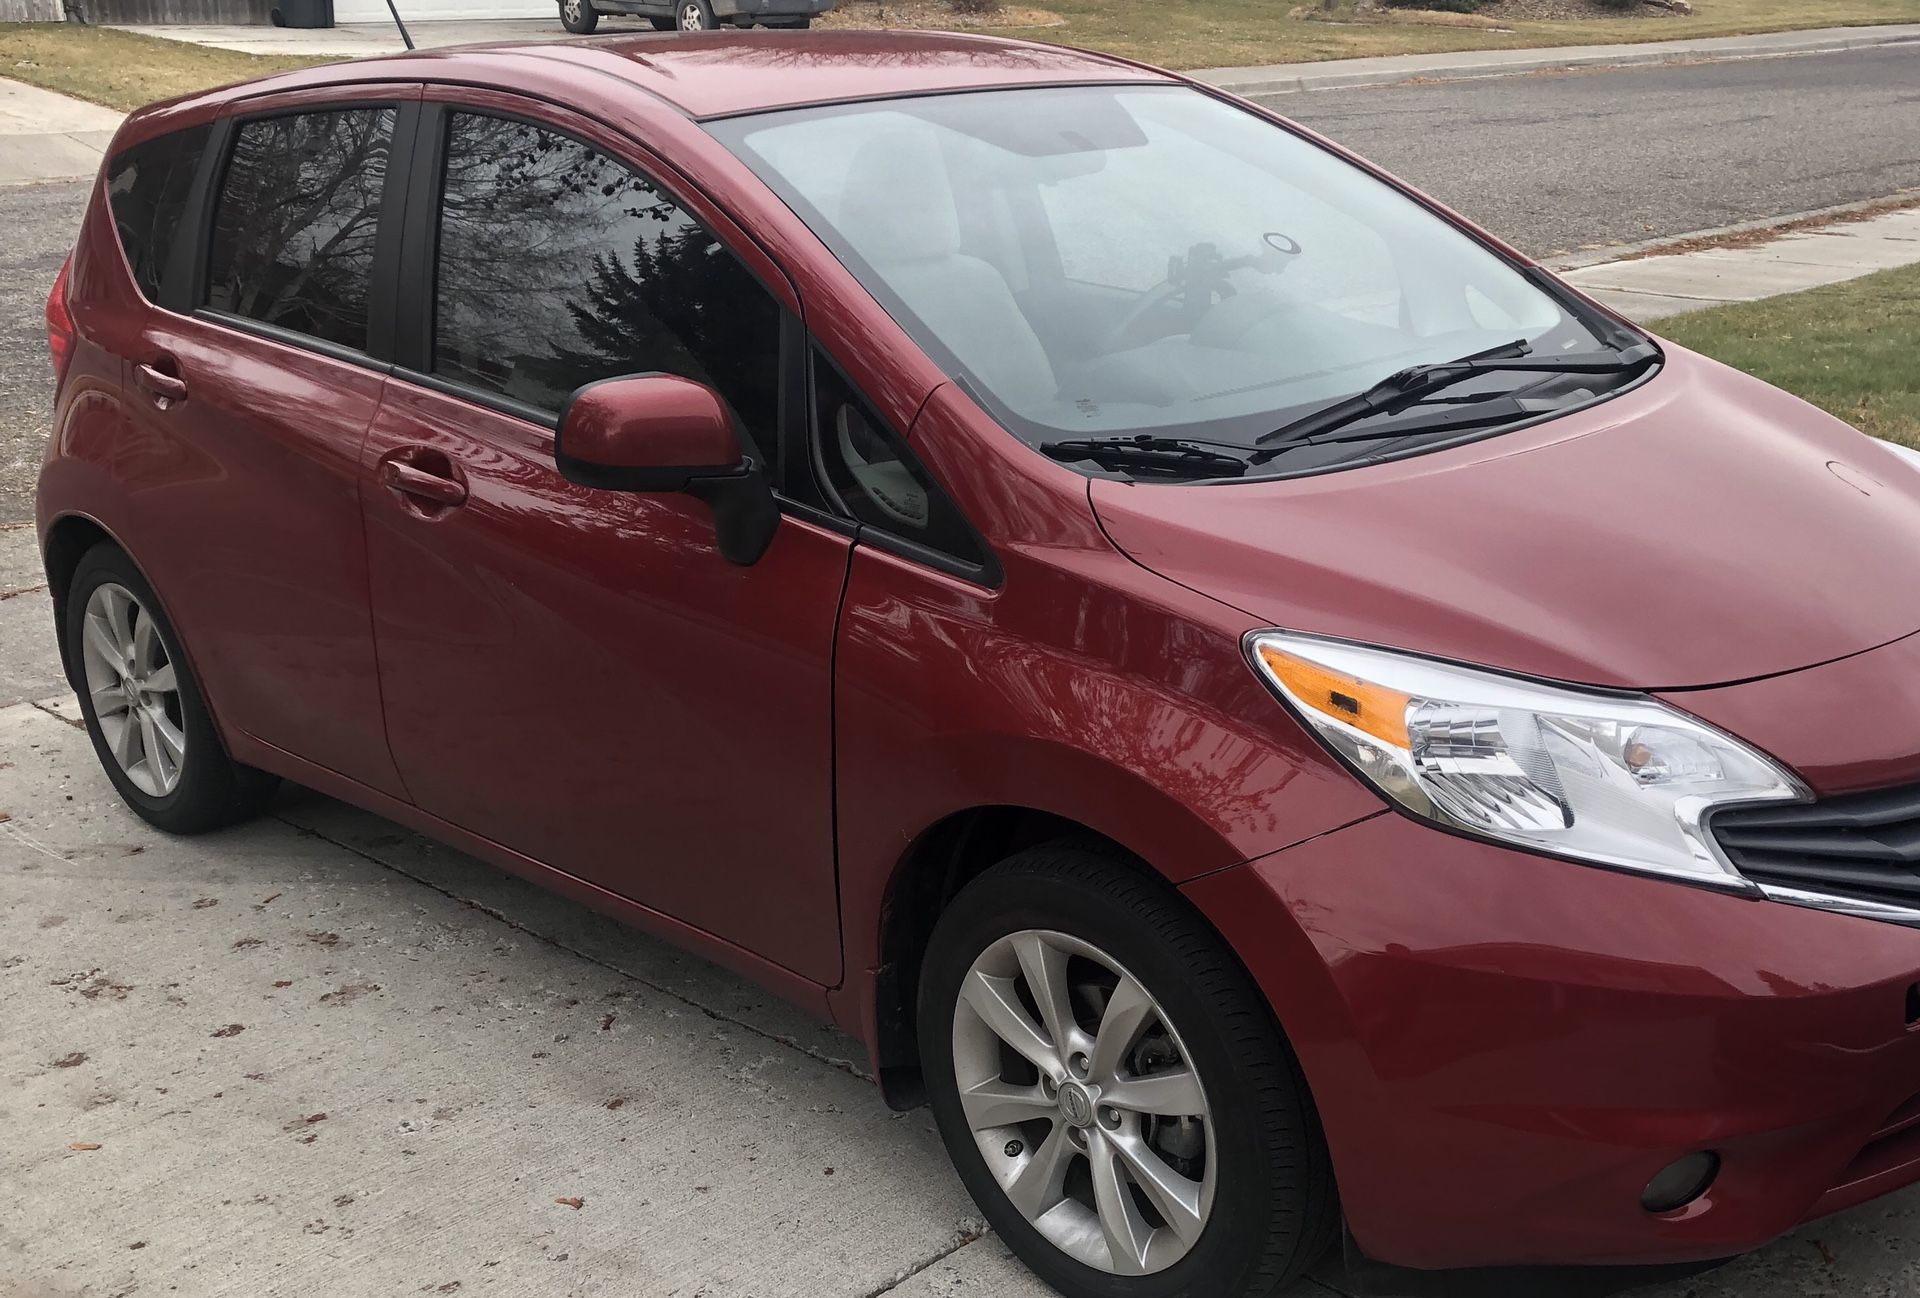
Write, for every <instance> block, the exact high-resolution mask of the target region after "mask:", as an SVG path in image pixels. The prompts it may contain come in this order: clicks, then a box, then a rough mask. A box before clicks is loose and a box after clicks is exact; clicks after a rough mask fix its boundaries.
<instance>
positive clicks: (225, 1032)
mask: <svg viewBox="0 0 1920 1298" xmlns="http://www.w3.org/2000/svg"><path fill="white" fill-rule="evenodd" d="M246 1030H247V1025H246V1024H244V1023H229V1024H227V1026H225V1027H224V1028H215V1029H214V1030H213V1031H212V1032H210V1033H208V1034H207V1035H208V1036H214V1037H237V1036H239V1035H240V1034H241V1033H242V1032H245V1031H246Z"/></svg>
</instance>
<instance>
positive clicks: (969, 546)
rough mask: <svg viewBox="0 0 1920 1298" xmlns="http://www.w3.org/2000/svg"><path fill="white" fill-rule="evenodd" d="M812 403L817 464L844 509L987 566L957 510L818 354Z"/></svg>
mask: <svg viewBox="0 0 1920 1298" xmlns="http://www.w3.org/2000/svg"><path fill="white" fill-rule="evenodd" d="M813 405H814V419H813V438H814V456H815V463H816V465H817V466H818V468H819V471H820V473H821V474H822V476H824V477H825V479H826V482H827V485H828V487H829V488H830V490H829V493H828V494H829V495H830V496H831V497H832V498H833V499H834V500H835V501H836V502H837V503H838V504H839V505H840V507H841V508H842V510H843V512H845V513H847V514H850V515H852V516H853V517H854V518H855V519H857V520H858V521H860V522H862V523H865V524H867V525H868V526H870V527H876V528H879V529H880V530H881V531H883V532H888V533H891V534H892V535H894V536H897V537H900V538H902V539H904V540H908V541H913V542H915V543H917V544H919V545H924V546H926V547H927V548H929V549H932V550H938V551H940V552H941V553H943V554H949V555H952V556H953V557H954V558H956V559H959V560H960V561H962V562H963V563H971V564H979V563H982V562H984V558H983V556H982V555H981V553H980V546H979V543H978V542H976V541H975V540H974V536H973V531H972V529H971V528H969V527H968V526H967V524H966V520H965V519H963V518H962V517H961V516H960V511H959V509H958V508H957V507H956V506H955V505H954V503H953V502H952V501H951V500H949V499H947V496H946V493H944V492H942V491H941V490H940V488H939V487H938V486H937V485H936V484H935V483H934V481H933V479H932V478H931V477H929V476H928V475H927V471H926V470H925V469H923V468H921V467H920V465H919V463H918V462H917V461H915V460H914V458H913V456H912V455H911V454H910V453H909V452H908V451H907V449H906V447H905V446H904V445H903V444H902V443H901V442H900V441H899V439H898V438H896V437H894V435H893V434H892V433H890V432H888V431H887V430H886V428H885V427H883V426H882V425H881V423H880V421H879V419H878V418H877V417H876V416H875V415H874V414H873V412H872V411H871V410H870V409H869V408H868V407H867V403H866V402H864V401H862V400H861V399H860V397H859V396H858V395H857V394H856V393H855V392H854V390H853V388H852V386H851V385H850V384H848V382H847V381H846V380H845V379H844V378H842V377H841V376H840V371H839V370H837V369H835V368H834V367H833V365H832V364H831V363H829V362H828V361H827V359H826V358H825V357H824V356H821V355H818V354H816V355H815V356H814V361H813Z"/></svg>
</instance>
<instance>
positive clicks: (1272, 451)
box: [1251, 338, 1659, 464]
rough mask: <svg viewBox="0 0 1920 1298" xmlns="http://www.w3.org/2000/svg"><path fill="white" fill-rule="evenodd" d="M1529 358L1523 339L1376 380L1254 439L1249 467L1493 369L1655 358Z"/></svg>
mask: <svg viewBox="0 0 1920 1298" xmlns="http://www.w3.org/2000/svg"><path fill="white" fill-rule="evenodd" d="M1532 353H1533V347H1532V345H1531V344H1529V343H1528V342H1527V341H1526V340H1525V339H1524V338H1519V339H1515V340H1514V341H1513V342H1510V343H1503V344H1501V345H1500V346H1498V347H1489V348H1488V349H1487V350H1486V351H1483V352H1475V353H1474V354H1473V355H1471V356H1462V357H1461V358H1460V359H1459V360H1457V361H1442V362H1440V363H1439V364H1436V365H1414V366H1410V367H1409V368H1407V369H1404V370H1401V371H1399V372H1398V373H1395V374H1390V375H1388V376H1387V377H1386V378H1384V379H1381V380H1380V381H1379V382H1378V383H1376V384H1374V385H1373V386H1372V387H1370V388H1368V389H1367V390H1366V391H1365V392H1362V393H1360V394H1359V395H1358V396H1352V397H1348V398H1346V399H1345V400H1342V401H1336V402H1334V403H1333V404H1332V405H1330V406H1323V407H1321V408H1320V409H1319V410H1316V411H1314V412H1313V413H1312V414H1309V415H1304V416H1302V417H1301V418H1299V419H1296V420H1294V421H1293V422H1292V423H1290V424H1286V425H1283V426H1282V427H1279V428H1276V429H1274V430H1273V431H1272V432H1270V433H1267V434H1264V435H1263V436H1260V437H1257V438H1255V439H1254V444H1255V445H1256V446H1262V447H1265V448H1266V449H1264V450H1262V451H1259V452H1257V453H1256V454H1255V455H1254V456H1253V457H1252V461H1251V462H1252V463H1255V464H1264V463H1265V462H1266V461H1268V460H1270V459H1272V458H1273V457H1274V456H1276V455H1278V454H1280V453H1281V452H1282V451H1284V450H1286V449H1287V448H1289V447H1293V446H1311V445H1313V444H1314V443H1316V442H1321V441H1328V440H1334V439H1330V438H1328V437H1326V436H1325V435H1326V434H1328V433H1331V432H1334V431H1335V430H1337V429H1340V428H1343V427H1345V426H1346V425H1348V424H1351V423H1355V422H1357V421H1359V420H1362V419H1365V418H1367V417H1368V416H1370V415H1375V414H1379V413H1381V412H1383V411H1387V410H1392V409H1394V408H1395V407H1397V406H1400V405H1404V404H1407V403H1409V402H1413V401H1417V400H1419V399H1420V398H1421V397H1424V396H1426V395H1427V394H1428V393H1432V392H1438V391H1440V389H1442V388H1447V387H1451V386H1453V385H1454V384H1456V383H1464V382H1465V381H1466V380H1468V379H1470V378H1473V377H1474V376H1475V375H1478V374H1490V373H1493V372H1495V371H1498V370H1515V371H1520V372H1523V373H1541V374H1611V373H1614V372H1616V371H1619V370H1625V369H1632V368H1634V367H1636V366H1639V365H1643V364H1645V363H1646V362H1648V361H1650V360H1652V359H1653V358H1654V357H1655V356H1657V355H1658V354H1659V353H1658V352H1657V351H1656V350H1655V349H1654V347H1653V344H1651V343H1644V342H1643V343H1637V344H1635V345H1633V346H1631V347H1623V348H1621V349H1619V350H1618V351H1604V352H1570V353H1566V354H1563V355H1559V356H1534V355H1533V354H1532ZM1342 440H1344V439H1342Z"/></svg>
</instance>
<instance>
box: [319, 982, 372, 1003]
mask: <svg viewBox="0 0 1920 1298" xmlns="http://www.w3.org/2000/svg"><path fill="white" fill-rule="evenodd" d="M379 990H380V984H379V983H341V984H340V985H339V986H338V987H336V988H334V989H333V990H332V991H330V992H323V993H321V996H320V1003H321V1004H322V1005H351V1004H353V1002H355V1001H357V1000H359V999H360V998H361V997H362V996H365V995H366V994H367V993H368V992H377V991H379Z"/></svg>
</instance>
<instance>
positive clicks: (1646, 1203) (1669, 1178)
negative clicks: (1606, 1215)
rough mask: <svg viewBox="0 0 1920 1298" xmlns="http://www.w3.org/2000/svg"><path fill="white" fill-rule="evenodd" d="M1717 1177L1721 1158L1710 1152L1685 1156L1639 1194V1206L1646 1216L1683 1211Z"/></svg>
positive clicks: (1704, 1191)
mask: <svg viewBox="0 0 1920 1298" xmlns="http://www.w3.org/2000/svg"><path fill="white" fill-rule="evenodd" d="M1719 1174H1720V1155H1718V1154H1716V1153H1714V1152H1713V1151H1711V1150H1702V1151H1701V1152H1700V1153H1698V1154H1688V1155H1687V1156H1686V1157H1685V1158H1682V1159H1680V1160H1678V1161H1677V1162H1674V1163H1672V1164H1671V1165H1669V1166H1668V1167H1667V1168H1666V1170H1665V1171H1662V1172H1661V1173H1660V1174H1659V1175H1657V1176H1655V1177H1654V1178H1653V1179H1652V1180H1651V1181H1648V1182H1647V1188H1646V1189H1645V1190H1642V1191H1641V1192H1640V1206H1641V1207H1642V1208H1645V1209H1646V1210H1647V1211H1648V1212H1672V1211H1673V1210H1674V1209H1675V1208H1684V1207H1686V1206H1687V1205H1688V1204H1690V1203H1692V1202H1693V1201H1694V1200H1695V1199H1698V1198H1699V1197H1700V1196H1701V1195H1703V1194H1705V1193H1706V1192H1707V1187H1708V1186H1710V1185H1712V1184H1713V1178H1714V1177H1716V1176H1718V1175H1719Z"/></svg>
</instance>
